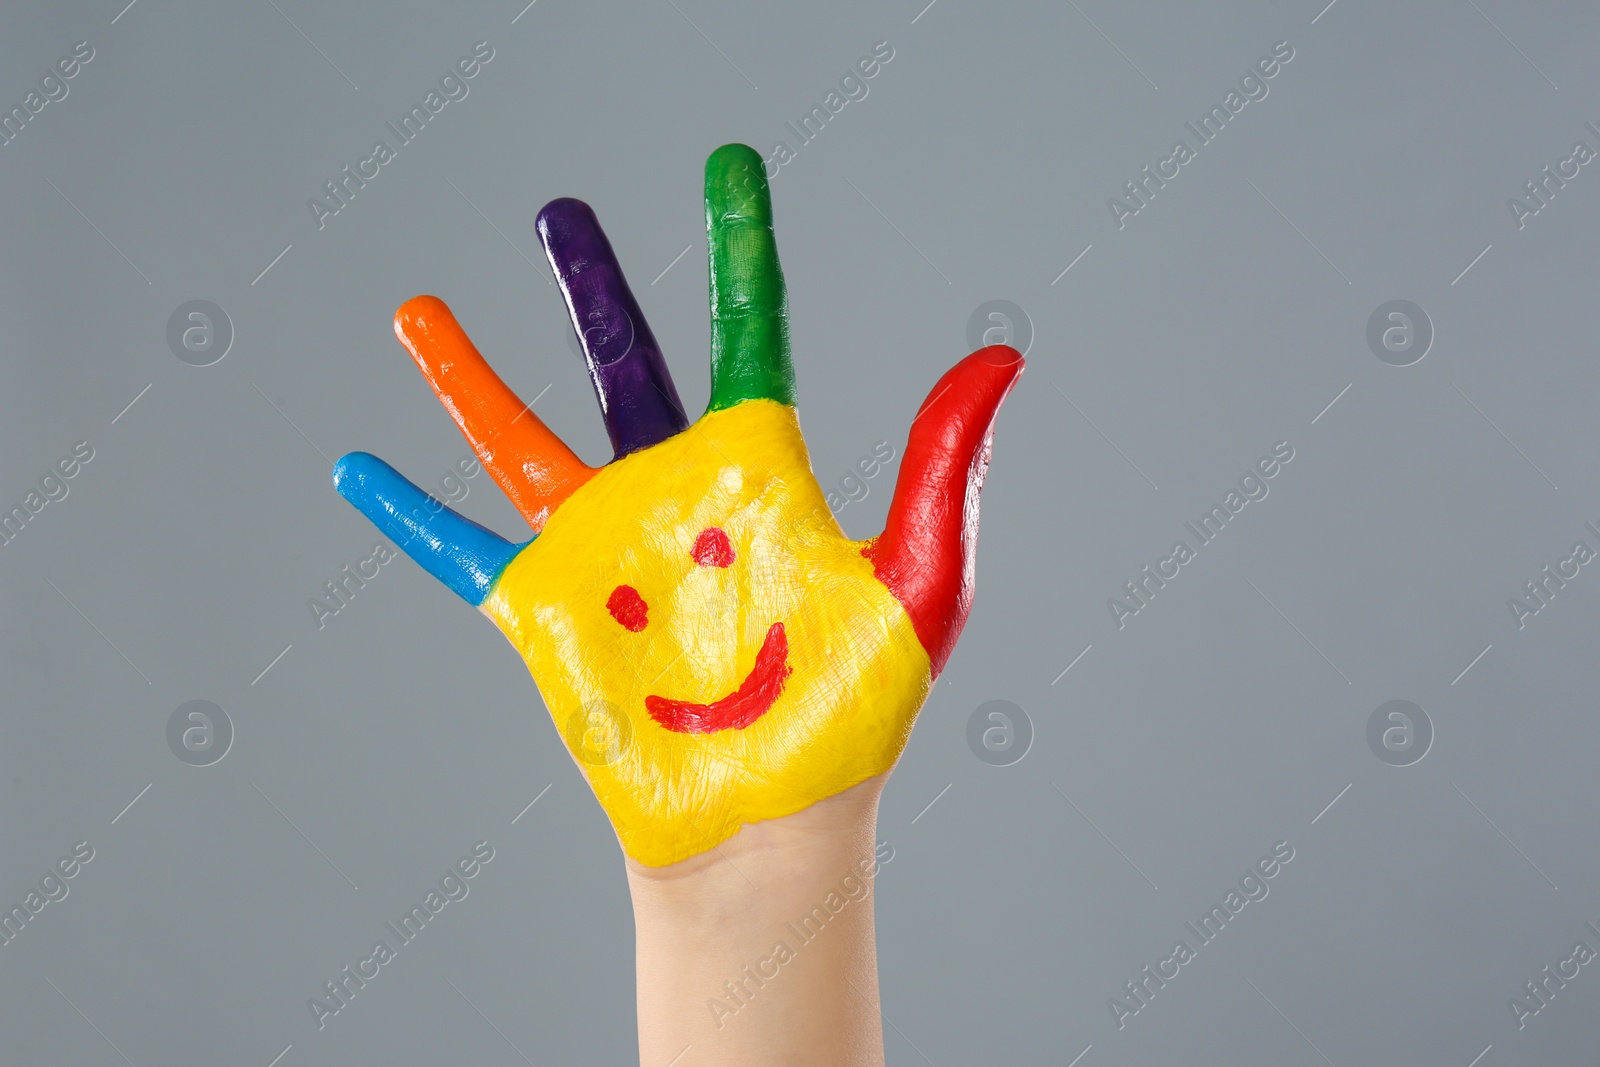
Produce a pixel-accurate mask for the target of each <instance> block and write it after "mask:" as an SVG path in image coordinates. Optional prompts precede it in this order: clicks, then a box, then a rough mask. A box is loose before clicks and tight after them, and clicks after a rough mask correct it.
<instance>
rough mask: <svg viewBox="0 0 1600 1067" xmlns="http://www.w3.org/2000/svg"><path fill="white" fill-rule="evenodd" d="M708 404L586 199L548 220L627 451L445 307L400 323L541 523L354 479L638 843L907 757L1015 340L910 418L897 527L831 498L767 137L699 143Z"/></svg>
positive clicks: (702, 847) (416, 354)
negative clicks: (684, 396)
mask: <svg viewBox="0 0 1600 1067" xmlns="http://www.w3.org/2000/svg"><path fill="white" fill-rule="evenodd" d="M705 195H706V228H707V236H708V243H709V247H710V273H711V286H710V288H711V318H712V330H711V337H712V343H711V380H712V385H711V402H710V404H709V405H708V409H707V410H706V412H705V413H704V414H703V415H701V416H700V417H699V418H698V419H697V420H695V421H693V422H691V421H690V420H689V419H688V418H687V416H686V415H685V413H684V410H683V405H682V403H681V401H680V400H679V399H678V394H677V390H676V389H675V388H674V386H673V384H672V379H671V377H670V375H669V374H668V371H667V366H666V361H665V360H664V359H663V357H662V355H661V352H660V349H659V348H658V347H657V345H656V341H655V338H654V335H653V334H652V333H651V331H650V329H649V327H648V325H646V323H645V319H644V316H643V314H642V313H641V312H640V310H639V306H638V304H637V302H636V301H635V299H634V297H633V294H632V292H631V291H630V290H629V288H628V285H627V283H626V281H624V279H623V275H622V269H621V267H620V266H619V264H618V263H617V260H616V256H615V255H614V253H613V252H612V249H611V245H610V243H609V242H608V241H607V239H606V237H605V234H604V233H603V232H602V231H601V229H600V226H599V223H598V221H597V220H596V219H595V216H594V213H593V211H591V210H590V209H589V207H588V206H587V205H586V204H583V203H582V202H580V201H577V200H571V199H561V200H556V201H553V202H551V203H550V204H548V205H546V207H545V208H544V209H543V210H542V211H540V213H539V216H538V219H537V229H538V232H539V236H540V239H541V241H542V242H543V244H544V248H545V252H546V254H547V255H548V257H549V259H550V264H551V267H552V268H553V270H554V272H555V276H556V280H557V281H558V283H559V284H560V287H561V292H562V294H563V296H564V298H565V300H566V303H567V309H568V312H569V314H570V315H571V318H572V321H573V324H574V329H575V330H576V332H577V334H578V336H579V338H580V339H581V344H582V346H583V351H584V356H585V360H586V362H587V365H588V369H589V375H590V379H591V381H592V382H593V385H594V389H595V393H596V395H597V396H598V398H599V401H600V408H601V412H602V415H603V417H604V419H605V424H606V429H607V432H608V434H609V435H610V438H611V443H612V446H613V449H614V451H615V458H613V459H612V460H611V461H610V462H609V463H606V464H604V465H603V466H600V467H590V466H588V465H587V464H585V463H584V462H583V461H582V460H580V459H579V458H578V457H577V456H576V455H574V454H573V453H572V451H571V450H570V449H568V448H567V446H566V445H565V444H564V443H562V442H561V440H560V439H559V438H557V437H556V436H555V435H554V434H553V433H552V432H551V431H550V430H549V429H548V428H546V427H545V425H544V424H543V422H541V421H540V419H539V417H538V416H537V415H535V414H533V412H532V411H531V410H530V409H529V407H528V405H526V404H524V403H523V402H522V401H521V400H519V399H518V398H517V396H516V395H515V394H514V393H513V392H512V391H511V389H510V388H508V387H507V386H506V385H505V383H504V382H502V381H501V380H500V378H499V376H498V375H496V374H495V372H494V371H493V370H492V369H491V368H490V367H489V364H488V363H487V362H486V361H485V360H484V358H483V357H482V356H481V355H480V354H479V353H478V351H477V349H476V348H475V347H474V346H473V344H472V342H471V341H470V340H468V339H467V336H466V333H465V332H464V331H463V330H462V328H461V327H460V325H458V324H457V322H456V320H455V318H454V316H452V315H451V313H450V310H449V308H447V307H446V306H445V305H444V303H443V302H442V301H440V300H438V299H436V298H434V297H429V296H420V297H417V298H415V299H413V300H411V301H408V302H407V303H406V304H405V305H403V306H402V307H401V308H400V310H399V311H398V312H397V313H396V315H395V333H396V334H397V336H398V337H399V339H400V341H401V343H402V344H403V345H404V346H405V347H406V348H407V350H409V351H410V353H411V355H412V357H413V359H414V360H415V361H416V363H417V366H418V367H419V368H420V369H421V371H422V373H423V376H424V377H425V378H426V379H427V380H428V383H429V385H431V386H432V388H433V390H434V392H435V393H436V394H437V395H438V397H439V399H440V401H441V402H442V403H443V404H444V406H445V408H446V409H447V410H448V411H449V412H450V414H451V416H452V417H453V418H454V419H455V421H456V424H457V425H458V426H459V427H460V429H461V431H462V433H463V434H464V435H465V436H466V438H467V440H468V441H469V442H470V443H471V444H472V446H473V448H474V450H475V451H476V452H477V454H478V456H479V457H480V459H481V460H482V462H483V465H484V468H485V469H486V470H488V471H489V472H490V474H491V476H492V477H493V478H494V479H495V481H496V482H497V483H498V484H499V485H500V487H501V488H502V489H503V490H504V491H505V493H506V494H507V496H508V497H509V498H510V499H511V501H512V503H513V504H515V505H516V507H517V509H518V510H519V511H520V512H521V513H522V515H523V516H524V517H525V518H526V519H527V521H528V523H529V525H530V526H531V527H532V528H533V530H534V537H533V539H532V540H531V541H528V542H526V543H523V544H514V543H512V542H510V541H507V540H505V539H504V538H501V537H499V536H497V535H496V534H494V533H491V532H490V531H488V530H486V529H484V528H483V527H481V526H479V525H477V524H476V523H474V522H472V521H471V520H469V519H467V518H465V517H463V516H461V515H459V514H457V513H456V512H454V511H452V510H451V509H450V508H448V507H446V506H445V505H444V504H443V503H441V502H439V501H438V500H435V499H434V498H432V497H430V496H428V495H427V494H425V493H424V492H423V491H422V490H420V489H418V488H417V487H416V486H414V485H413V484H412V483H410V482H409V481H407V480H406V479H405V478H404V477H402V476H401V475H400V474H398V473H397V472H395V471H394V469H393V468H391V467H389V466H388V465H387V464H385V463H384V462H383V461H382V460H380V459H378V458H376V457H375V456H371V455H368V454H366V453H362V452H353V453H350V454H349V455H346V456H344V457H343V458H341V459H340V460H339V461H338V463H336V464H335V466H334V475H333V477H334V485H335V486H336V487H337V489H338V491H339V492H340V493H341V494H342V495H343V496H344V497H345V498H346V499H348V500H349V501H350V502H351V503H352V504H354V505H355V506H356V507H357V508H359V509H360V510H361V511H362V512H363V513H364V514H365V515H366V516H367V517H368V518H369V519H371V520H372V521H373V522H374V523H375V524H377V526H378V527H379V528H380V529H382V530H383V532H384V533H386V534H387V535H388V536H390V537H391V538H393V539H394V540H395V541H396V542H397V543H398V544H400V546H401V547H402V548H403V549H404V550H405V551H406V552H407V554H408V555H410V556H411V557H412V559H414V560H415V561H416V562H417V563H419V564H421V565H422V566H423V567H424V568H425V569H426V570H428V571H429V572H430V573H431V574H433V575H434V576H435V577H437V578H439V579H440V580H441V581H442V582H444V584H445V585H447V586H448V587H449V588H451V589H452V590H454V591H455V592H456V593H458V594H459V595H460V596H462V597H463V598H464V599H466V600H467V601H468V602H469V603H471V604H473V605H475V606H477V607H478V608H479V610H480V611H482V612H483V613H484V614H486V615H488V616H489V618H491V619H492V620H494V622H495V624H496V625H498V626H499V628H500V629H501V631H502V632H503V633H505V635H506V636H507V637H508V638H509V639H510V641H511V643H512V645H513V646H515V648H516V649H517V651H518V652H519V653H521V655H522V657H523V659H524V661H525V662H526V663H527V665H528V668H529V670H530V671H531V673H532V675H533V677H534V680H535V681H536V682H537V684H538V686H539V690H540V693H541V694H542V696H543V698H544V701H545V704H546V706H547V707H548V708H549V710H550V713H551V716H552V718H553V720H554V722H555V725H556V727H557V729H558V730H559V731H560V732H561V733H562V736H563V738H564V739H565V741H566V742H567V746H568V748H569V750H570V751H571V752H572V753H573V756H574V758H575V760H576V761H577V763H578V765H579V767H580V768H581V769H582V770H583V771H584V773H585V774H586V776H587V777H588V780H589V783H590V785H591V787H592V788H593V789H594V792H595V795H596V797H597V798H598V799H599V801H600V803H601V805H602V807H603V808H604V809H605V811H606V813H607V814H608V815H609V816H610V818H611V822H612V825H613V826H614V827H615V829H616V832H617V836H618V839H619V840H620V842H621V844H622V847H623V849H624V851H625V852H626V853H627V854H628V855H629V856H631V857H632V858H633V859H635V860H637V861H638V862H640V863H643V864H646V865H650V866H663V865H666V864H669V863H674V862H677V861H679V860H683V859H686V858H688V857H690V856H693V855H696V854H698V853H700V852H704V851H706V850H708V849H710V848H712V847H714V846H715V845H717V844H720V843H721V842H722V841H725V840H727V839H728V838H729V837H731V836H733V835H734V834H735V833H737V832H738V831H739V829H740V828H741V827H742V826H743V825H744V824H746V823H753V822H758V821H761V820H764V819H772V818H777V817H780V816H783V815H788V814H792V813H794V812H796V811H799V810H801V809H803V808H805V807H808V806H809V805H811V804H813V803H815V802H816V801H818V800H822V799H824V798H826V797H829V796H833V795H835V794H837V793H840V792H842V791H843V790H845V789H848V788H850V787H851V786H853V785H856V784H858V783H860V782H862V781H864V780H866V779H867V778H870V777H872V776H874V775H878V774H882V773H884V772H886V771H888V770H889V769H891V768H892V767H893V766H894V763H895V761H896V760H897V759H898V758H899V755H900V752H901V750H902V749H903V748H904V747H905V743H906V740H907V738H908V737H909V736H910V731H911V726H912V723H913V721H914V720H915V718H916V715H917V712H918V711H919V710H920V708H921V706H922V702H923V700H924V698H925V697H926V695H927V692H928V689H929V687H930V686H931V685H932V683H933V680H934V679H935V678H936V677H937V676H938V674H939V672H940V670H942V669H943V667H944V664H945V661H946V660H947V659H948V658H949V655H950V653H951V651H952V649H953V648H954V646H955V642H956V638H957V637H958V636H959V634H960V632H961V628H962V626H963V625H964V624H965V622H966V618H967V614H968V611H969V609H970V606H971V602H972V593H973V582H974V566H975V553H976V547H977V546H976V541H977V528H978V496H979V489H980V488H981V486H982V483H983V478H984V475H985V472H986V471H987V468H988V464H989V456H990V451H991V447H992V438H993V426H994V421H995V416H996V414H997V413H998V410H999V407H1000V404H1001V402H1002V401H1003V400H1004V399H1005V396H1006V394H1007V393H1008V392H1009V391H1010V389H1011V387H1012V386H1013V385H1014V384H1015V382H1016V380H1017V378H1018V376H1019V375H1020V374H1021V372H1022V366H1023V361H1022V357H1021V356H1020V355H1018V353H1017V352H1016V351H1015V350H1013V349H1011V348H1008V347H1005V346H1003V345H997V346H993V347H990V348H984V349H981V350H979V351H977V352H974V353H973V354H972V355H970V356H968V357H967V358H966V359H964V360H962V361H961V362H960V363H958V364H957V365H956V366H955V367H954V368H952V369H951V370H950V371H949V372H948V373H946V374H945V375H944V377H943V378H942V379H940V381H939V382H938V383H937V384H936V385H935V387H934V389H933V391H932V392H931V393H930V394H929V397H928V400H927V401H925V402H924V404H923V406H922V408H921V410H920V411H919V412H918V413H917V414H916V417H915V418H914V419H913V421H912V425H911V430H910V437H909V440H908V442H907V446H906V449H905V452H904V454H903V458H902V460H901V470H900V474H899V480H898V484H897V485H896V487H895V491H894V496H893V499H892V501H891V503H890V507H889V517H888V522H887V524H886V526H885V528H884V532H883V533H882V534H881V535H880V536H878V537H876V538H873V539H870V540H868V541H852V540H850V539H849V538H847V537H845V536H844V533H843V531H842V530H841V529H840V527H839V525H838V523H837V522H836V521H835V520H834V517H833V514H832V512H831V511H830V509H829V507H828V505H827V502H826V500H825V499H824V496H823V493H822V490H821V488H820V487H819V486H818V484H817V480H816V478H815V477H814V476H813V475H812V472H811V463H810V458H809V455H808V453H807V451H806V446H805V440H804V438H803V437H802V436H801V432H800V423H799V418H798V416H797V414H796V411H795V382H794V371H793V366H792V363H791V360H790V352H789V330H788V309H787V296H786V292H785V287H784V281H783V275H782V273H781V271H780V269H779V266H778V257H777V247H776V243H775V238H774V234H773V227H772V205H771V197H770V193H769V191H768V187H767V181H766V177H765V174H764V171H763V169H762V161H761V158H760V156H759V155H758V154H757V153H756V152H754V151H753V150H752V149H750V148H747V147H745V146H743V145H727V146H724V147H723V148H720V149H718V150H717V151H716V152H714V153H713V154H712V155H711V157H710V159H709V160H708V161H707V163H706V194H705Z"/></svg>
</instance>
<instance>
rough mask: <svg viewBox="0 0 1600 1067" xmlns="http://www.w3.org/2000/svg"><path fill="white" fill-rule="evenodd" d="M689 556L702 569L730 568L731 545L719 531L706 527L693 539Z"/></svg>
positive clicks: (726, 536)
mask: <svg viewBox="0 0 1600 1067" xmlns="http://www.w3.org/2000/svg"><path fill="white" fill-rule="evenodd" d="M689 555H691V556H693V557H694V561H695V562H696V563H698V564H700V566H702V567H731V566H732V565H733V543H732V542H730V541H729V540H728V535H727V534H725V533H723V532H722V531H721V530H720V529H718V528H717V527H715V526H708V527H707V528H706V529H704V530H701V531H700V536H699V537H696V538H695V539H694V547H693V548H691V549H690V550H689Z"/></svg>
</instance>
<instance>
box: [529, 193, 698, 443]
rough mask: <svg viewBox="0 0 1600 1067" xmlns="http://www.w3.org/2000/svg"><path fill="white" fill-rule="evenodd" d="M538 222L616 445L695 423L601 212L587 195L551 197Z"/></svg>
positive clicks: (641, 440)
mask: <svg viewBox="0 0 1600 1067" xmlns="http://www.w3.org/2000/svg"><path fill="white" fill-rule="evenodd" d="M534 224H535V226H536V227H537V229H538V231H539V240H541V241H542V242H544V250H545V254H546V255H547V256H548V257H549V259H550V268H551V269H552V270H554V271H555V274H556V284H557V285H559V286H560V287H561V295H562V296H563V297H564V298H565V299H566V301H567V313H568V314H569V315H571V316H572V322H573V328H574V329H575V330H577V332H578V341H579V343H580V344H581V345H582V346H583V357H584V360H585V362H587V363H588V365H589V378H590V380H591V381H592V382H594V393H595V396H596V397H597V398H598V399H599V401H600V415H601V418H603V419H604V420H605V424H606V433H608V434H610V435H611V447H612V448H613V449H614V450H615V452H616V454H617V455H619V456H625V455H627V454H628V453H629V452H637V451H639V450H640V449H641V448H649V447H650V446H651V445H653V444H655V443H656V442H658V441H664V440H666V439H667V438H669V437H671V436H672V435H673V434H675V433H678V432H679V431H681V430H685V429H688V426H689V420H688V418H687V417H686V416H685V415H684V413H683V401H681V400H679V399H678V390H677V388H676V387H675V386H674V385H673V384H672V375H671V374H669V373H668V372H667V363H666V360H664V359H663V358H662V357H661V349H660V348H659V347H658V346H657V345H656V338H655V335H654V334H652V333H651V332H650V326H649V324H648V323H646V322H645V320H644V313H643V312H641V311H640V310H639V304H638V302H637V301H636V300H634V298H633V290H631V289H629V288H628V282H627V280H626V279H625V278H623V276H622V267H621V265H620V264H618V263H617V257H616V254H615V253H614V252H612V250H611V242H610V241H609V240H607V239H606V235H605V231H603V230H601V229H600V220H598V219H596V218H595V217H594V211H593V210H591V209H590V207H589V205H588V204H585V203H584V202H583V201H582V200H573V199H572V198H570V197H563V198H561V199H560V200H552V201H550V203H548V204H546V205H545V206H544V209H543V210H541V211H540V212H539V217H538V219H536V220H535V223H534Z"/></svg>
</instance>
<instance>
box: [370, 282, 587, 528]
mask: <svg viewBox="0 0 1600 1067" xmlns="http://www.w3.org/2000/svg"><path fill="white" fill-rule="evenodd" d="M394 332H395V336H396V337H398V338H399V339H400V343H401V344H403V345H405V347H406V351H408V352H410V353H411V358H412V359H414V360H416V363H417V367H418V368H419V369H420V370H421V371H422V376H423V377H424V378H426V379H427V380H428V384H429V385H430V386H432V387H433V391H434V393H435V394H437V395H438V397H439V402H440V403H441V404H443V405H444V406H445V410H447V411H449V412H450V417H451V418H453V419H455V420H456V425H457V426H459V427H461V433H462V435H463V436H465V437H466V439H467V441H468V442H470V443H471V445H472V448H473V451H475V452H477V454H478V458H479V459H480V460H482V461H483V465H484V467H485V468H487V469H488V471H489V474H490V475H491V476H492V477H493V478H494V480H495V481H496V482H497V483H498V484H499V486H500V488H501V489H502V490H503V491H504V492H505V494H506V496H507V497H509V498H510V499H511V503H513V504H514V505H516V508H517V510H518V511H520V512H522V517H523V518H525V519H527V520H528V525H530V526H532V527H533V529H534V532H535V533H537V532H538V531H539V530H541V529H543V528H544V524H545V520H546V519H548V518H549V517H550V513H551V512H552V511H554V510H555V509H556V508H557V507H559V506H560V504H561V502H562V501H563V500H565V499H566V498H567V497H569V496H571V495H572V494H573V492H575V491H576V490H577V489H578V487H579V486H581V485H583V483H584V482H587V481H588V480H589V479H590V478H592V477H594V474H595V471H594V468H592V467H590V466H589V465H587V464H586V463H584V462H583V460H581V459H579V458H578V457H577V456H576V455H574V454H573V452H572V450H571V449H570V448H568V447H567V446H566V443H565V442H563V441H562V440H561V438H559V437H557V436H556V435H555V434H554V433H552V432H551V431H550V428H549V427H548V426H546V425H545V424H544V423H543V422H542V421H540V419H539V416H537V415H535V414H534V413H533V412H532V411H530V410H529V409H528V406H527V405H526V404H524V403H523V402H522V401H521V399H519V398H518V396H517V394H516V393H514V392H512V391H511V387H510V386H508V385H506V383H505V382H503V381H501V380H500V376H499V375H498V374H496V373H495V372H494V368H492V367H490V366H489V363H488V361H487V360H485V359H484V358H483V356H482V355H481V354H479V352H478V349H477V348H476V347H475V346H474V345H473V343H472V341H471V340H470V339H469V338H468V337H467V334H466V331H464V330H463V329H462V328H461V324H460V323H458V322H456V318H455V316H454V315H452V314H451V313H450V309H449V308H448V307H446V306H445V303H444V301H443V300H440V299H439V298H438V297H434V296H418V297H414V298H412V299H411V300H408V301H406V302H405V303H404V304H402V305H401V307H400V310H399V311H396V312H395V314H394Z"/></svg>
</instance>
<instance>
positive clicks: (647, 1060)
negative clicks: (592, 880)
mask: <svg viewBox="0 0 1600 1067" xmlns="http://www.w3.org/2000/svg"><path fill="white" fill-rule="evenodd" d="M882 786H883V780H882V778H874V779H870V780H868V781H866V782H863V783H862V784H860V785H858V786H856V787H855V788H853V789H850V790H847V791H846V792H844V793H841V794H839V795H838V796H835V797H831V798H829V799H828V800H824V801H822V802H820V803H817V804H814V805H812V806H811V807H809V808H807V809H805V810H804V811H801V812H798V813H796V814H794V815H791V816H788V817H786V818H782V819H774V820H772V821H770V822H765V823H758V824H756V825H754V826H747V827H746V828H745V829H744V830H742V831H741V832H740V833H738V834H737V835H735V836H734V837H733V838H732V839H731V840H729V841H726V842H724V843H723V844H722V845H721V846H719V847H718V848H715V849H712V850H711V851H709V852H705V853H702V854H701V855H698V856H696V857H694V858H692V859H690V860H686V861H684V862H682V863H678V864H674V865H672V866H670V867H657V868H652V867H644V866H642V865H639V864H636V863H634V862H633V861H631V860H630V861H629V862H628V883H629V887H630V889H631V891H632V894H633V912H634V923H635V928H636V931H637V938H638V1008H639V1055H640V1063H641V1065H642V1067H667V1065H668V1064H669V1063H670V1064H673V1067H720V1065H723V1064H729V1065H733V1064H737V1065H740V1067H751V1065H768V1064H773V1065H777V1064H782V1065H785V1067H788V1065H796V1067H798V1065H810V1064H828V1065H847V1067H870V1065H878V1064H882V1063H883V1031H882V1024H881V1016H880V1015H879V1011H878V965H877V954H876V949H875V946H874V941H873V910H872V905H873V893H872V886H873V876H874V875H875V874H876V872H877V868H878V865H879V864H880V863H881V862H883V860H884V859H886V857H884V856H879V855H876V854H875V839H874V831H875V830H876V826H877V808H878V794H879V792H880V791H881V789H882ZM686 1049H687V1051H685V1050H686ZM674 1057H681V1058H678V1059H676V1060H674Z"/></svg>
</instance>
